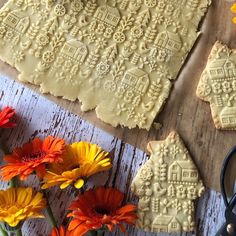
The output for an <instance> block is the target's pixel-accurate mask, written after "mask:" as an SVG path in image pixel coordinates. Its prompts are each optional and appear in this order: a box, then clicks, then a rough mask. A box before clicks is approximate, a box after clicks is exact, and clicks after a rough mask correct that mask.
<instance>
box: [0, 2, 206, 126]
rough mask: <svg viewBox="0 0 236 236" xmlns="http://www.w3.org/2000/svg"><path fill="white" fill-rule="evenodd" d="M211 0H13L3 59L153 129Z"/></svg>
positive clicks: (37, 80) (1, 21) (0, 48)
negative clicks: (152, 126) (154, 121)
mask: <svg viewBox="0 0 236 236" xmlns="http://www.w3.org/2000/svg"><path fill="white" fill-rule="evenodd" d="M209 4H210V0H188V1H186V0H172V1H170V0H158V1H157V0H131V1H129V0H119V1H118V0H107V1H106V0H83V1H82V0H71V1H69V0H42V1H38V0H30V1H29V0H9V1H8V2H7V3H6V4H5V6H4V7H3V8H2V9H1V10H0V59H1V60H3V61H5V62H7V63H9V64H10V65H12V66H13V67H16V68H17V70H18V71H19V72H20V75H19V79H20V80H21V81H23V82H29V83H33V84H37V85H40V91H41V92H42V93H51V94H53V95H54V96H58V97H62V98H64V99H68V100H71V101H75V100H77V99H78V100H80V101H81V102H82V106H81V108H82V110H83V111H88V110H91V109H96V113H97V116H98V117H99V118H100V119H101V120H103V121H104V122H107V123H109V124H111V125H113V126H117V125H122V126H126V127H129V128H134V127H136V126H138V127H139V128H142V129H147V130H148V129H150V127H151V125H152V123H153V120H154V119H155V117H156V115H157V114H159V112H160V111H161V109H162V107H163V105H164V103H165V101H166V99H167V98H168V96H169V93H170V90H171V85H172V83H171V80H174V79H175V78H176V77H177V74H178V72H179V70H180V68H181V66H182V64H183V63H184V61H185V59H186V57H187V55H188V53H189V51H190V50H191V48H192V46H193V44H194V42H195V41H196V39H197V37H198V32H197V27H198V24H199V22H200V20H201V17H202V16H203V15H204V13H205V12H206V10H207V7H208V6H209Z"/></svg>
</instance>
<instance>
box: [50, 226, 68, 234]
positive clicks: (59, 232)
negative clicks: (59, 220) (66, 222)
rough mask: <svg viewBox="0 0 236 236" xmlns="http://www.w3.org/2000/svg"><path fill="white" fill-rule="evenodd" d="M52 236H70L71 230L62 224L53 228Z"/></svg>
mask: <svg viewBox="0 0 236 236" xmlns="http://www.w3.org/2000/svg"><path fill="white" fill-rule="evenodd" d="M50 236H70V232H69V231H68V230H66V229H65V228H64V227H63V226H62V225H61V226H60V227H59V229H58V228H53V229H52V232H51V234H50Z"/></svg>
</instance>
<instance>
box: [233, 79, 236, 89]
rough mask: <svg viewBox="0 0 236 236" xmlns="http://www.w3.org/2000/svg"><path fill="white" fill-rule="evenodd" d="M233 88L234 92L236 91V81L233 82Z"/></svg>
mask: <svg viewBox="0 0 236 236" xmlns="http://www.w3.org/2000/svg"><path fill="white" fill-rule="evenodd" d="M232 88H233V90H234V91H235V90H236V80H234V81H233V82H232Z"/></svg>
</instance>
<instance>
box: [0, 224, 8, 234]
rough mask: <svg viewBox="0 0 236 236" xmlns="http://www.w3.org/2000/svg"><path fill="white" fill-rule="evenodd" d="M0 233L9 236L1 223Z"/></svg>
mask: <svg viewBox="0 0 236 236" xmlns="http://www.w3.org/2000/svg"><path fill="white" fill-rule="evenodd" d="M0 233H1V235H2V236H8V233H7V232H6V231H5V230H4V229H3V228H2V226H1V225H0Z"/></svg>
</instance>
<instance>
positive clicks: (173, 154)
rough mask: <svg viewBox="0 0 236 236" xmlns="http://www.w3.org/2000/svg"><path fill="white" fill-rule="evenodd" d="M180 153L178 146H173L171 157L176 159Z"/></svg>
mask: <svg viewBox="0 0 236 236" xmlns="http://www.w3.org/2000/svg"><path fill="white" fill-rule="evenodd" d="M179 153H180V149H179V147H178V146H177V145H175V144H174V145H173V146H171V148H170V155H171V156H172V157H173V158H174V159H175V158H176V155H177V154H179Z"/></svg>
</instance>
